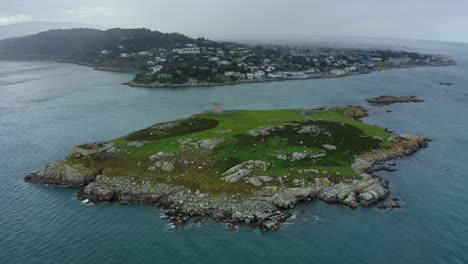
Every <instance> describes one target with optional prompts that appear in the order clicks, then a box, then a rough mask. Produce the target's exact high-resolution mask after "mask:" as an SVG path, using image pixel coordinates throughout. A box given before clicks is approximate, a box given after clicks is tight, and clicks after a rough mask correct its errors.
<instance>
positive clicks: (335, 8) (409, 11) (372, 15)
mask: <svg viewBox="0 0 468 264" xmlns="http://www.w3.org/2000/svg"><path fill="white" fill-rule="evenodd" d="M0 3H1V4H0V25H2V24H9V23H15V22H22V21H35V20H46V21H60V22H80V23H86V24H90V25H100V26H103V27H148V28H151V29H154V30H159V31H162V32H181V33H185V34H190V35H206V36H208V37H210V36H216V35H220V36H229V35H232V36H234V37H235V36H253V35H257V34H258V36H261V35H319V36H328V35H332V36H368V37H390V38H412V39H429V40H445V41H459V42H468V11H467V10H468V0H440V1H439V0H230V1H227V0H0Z"/></svg>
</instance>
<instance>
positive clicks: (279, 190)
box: [25, 133, 430, 231]
mask: <svg viewBox="0 0 468 264" xmlns="http://www.w3.org/2000/svg"><path fill="white" fill-rule="evenodd" d="M391 140H392V142H394V143H395V144H394V146H393V147H391V148H389V149H384V150H380V151H376V152H372V153H368V154H366V155H362V156H359V157H357V158H356V161H355V163H354V164H353V165H352V170H353V171H354V172H355V173H356V175H359V179H353V180H347V181H339V182H336V181H335V182H334V181H331V180H329V179H328V178H315V179H313V180H311V181H308V182H302V183H301V184H300V185H299V186H297V187H295V188H288V187H285V186H280V187H276V186H265V187H263V188H261V189H259V190H258V191H256V192H255V193H253V194H252V195H249V196H241V195H230V196H228V195H212V194H208V193H201V192H200V191H192V190H189V189H186V188H184V187H182V186H177V185H173V184H162V183H153V182H150V181H145V180H136V179H132V178H127V177H109V176H105V175H101V173H102V172H100V171H98V170H93V169H84V168H78V169H77V168H73V167H71V166H69V165H64V164H61V163H60V162H58V163H57V164H55V165H53V166H49V167H47V168H45V169H44V170H42V171H40V172H36V173H32V174H30V175H28V176H26V177H25V180H26V181H27V182H31V183H34V184H47V185H53V186H73V187H80V190H79V192H78V194H77V198H78V199H80V200H84V201H86V202H92V203H103V202H118V203H121V204H151V205H156V206H158V207H160V208H163V209H167V211H166V212H165V218H166V219H167V220H168V221H170V222H171V223H173V224H174V225H175V226H177V227H182V226H184V225H185V224H187V223H188V222H189V221H192V220H196V219H206V218H211V219H214V220H216V221H219V222H222V223H226V224H227V225H229V226H230V227H235V226H250V227H254V228H258V229H259V230H261V231H273V230H278V229H279V228H280V227H281V225H282V224H283V223H284V222H286V221H292V219H293V218H292V214H291V213H290V212H289V209H290V208H293V207H294V206H296V205H298V204H300V203H306V202H311V201H313V200H322V201H325V202H328V203H333V204H339V205H341V206H344V207H349V208H354V209H355V208H358V207H360V206H371V205H376V204H377V205H378V208H382V209H391V208H398V206H399V205H398V204H397V202H398V201H397V200H395V199H392V200H391V201H388V202H387V203H388V205H387V203H385V204H379V202H380V201H383V200H385V199H387V198H388V196H389V194H390V191H389V183H388V182H387V181H385V180H383V179H382V178H381V177H378V176H376V175H374V172H375V171H376V170H377V169H378V168H379V167H381V164H382V162H385V161H388V160H394V159H398V158H402V157H406V156H408V155H411V154H412V153H414V152H416V151H418V150H419V149H420V148H424V147H426V146H427V144H428V142H429V141H430V140H429V139H428V138H425V137H422V136H419V135H416V134H412V133H403V134H400V135H394V136H393V137H392V139H391Z"/></svg>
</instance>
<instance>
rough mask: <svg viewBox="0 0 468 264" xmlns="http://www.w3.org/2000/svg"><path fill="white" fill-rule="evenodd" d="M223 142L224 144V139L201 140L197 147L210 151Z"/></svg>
mask: <svg viewBox="0 0 468 264" xmlns="http://www.w3.org/2000/svg"><path fill="white" fill-rule="evenodd" d="M223 142H224V139H222V138H210V139H203V140H200V141H198V145H199V146H200V147H201V148H204V149H209V150H212V149H214V148H216V147H217V146H218V145H220V144H221V143H223Z"/></svg>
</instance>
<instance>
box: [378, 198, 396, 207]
mask: <svg viewBox="0 0 468 264" xmlns="http://www.w3.org/2000/svg"><path fill="white" fill-rule="evenodd" d="M400 207H401V206H400V198H392V199H390V200H388V201H386V202H384V203H381V204H379V205H377V208H379V209H385V210H392V209H397V208H400Z"/></svg>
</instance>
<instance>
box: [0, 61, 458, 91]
mask: <svg viewBox="0 0 468 264" xmlns="http://www.w3.org/2000/svg"><path fill="white" fill-rule="evenodd" d="M0 59H2V60H18V59H17V58H13V57H5V56H3V57H0ZM21 60H26V61H27V60H37V61H54V62H57V63H71V64H76V65H80V66H85V67H90V68H93V69H94V70H96V71H108V72H120V73H137V72H138V70H136V69H131V68H119V67H108V66H98V65H96V64H93V63H89V62H81V61H76V60H54V59H50V58H47V57H40V56H33V57H25V58H22V59H21ZM453 65H457V62H456V61H455V60H450V61H448V62H443V63H432V64H408V65H399V66H384V67H378V68H375V69H372V70H368V71H362V72H351V73H346V74H342V75H333V74H328V73H321V74H319V75H314V76H311V77H307V78H294V77H291V78H275V79H272V78H264V79H250V80H249V79H247V80H239V81H237V82H227V83H183V84H167V83H138V82H135V81H133V80H131V81H128V82H125V83H122V85H128V86H129V87H132V88H188V87H213V86H233V85H237V84H249V83H263V82H283V81H298V80H313V79H332V78H344V77H349V76H356V75H361V74H370V73H373V72H379V71H384V70H392V69H408V68H418V67H444V66H453Z"/></svg>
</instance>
